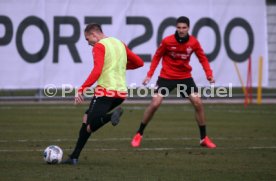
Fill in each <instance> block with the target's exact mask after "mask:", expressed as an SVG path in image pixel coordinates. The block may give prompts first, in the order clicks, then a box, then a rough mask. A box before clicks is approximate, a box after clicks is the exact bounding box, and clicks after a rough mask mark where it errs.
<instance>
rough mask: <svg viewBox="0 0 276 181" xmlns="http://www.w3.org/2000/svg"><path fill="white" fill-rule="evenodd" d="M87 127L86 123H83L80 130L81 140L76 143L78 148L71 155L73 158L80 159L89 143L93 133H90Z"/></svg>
mask: <svg viewBox="0 0 276 181" xmlns="http://www.w3.org/2000/svg"><path fill="white" fill-rule="evenodd" d="M86 127H87V125H86V124H85V123H82V126H81V128H80V132H79V138H78V141H77V143H76V147H75V149H74V151H73V152H72V154H71V155H70V157H71V158H79V156H80V153H81V150H82V149H83V147H84V145H85V143H86V142H87V140H88V138H89V137H90V135H91V133H88V132H87V130H86Z"/></svg>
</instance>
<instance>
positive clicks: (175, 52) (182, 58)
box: [147, 34, 213, 80]
mask: <svg viewBox="0 0 276 181" xmlns="http://www.w3.org/2000/svg"><path fill="white" fill-rule="evenodd" d="M193 52H195V54H196V56H197V57H198V59H199V62H200V63H201V65H202V67H203V69H204V71H205V74H206V77H207V79H210V78H211V77H213V74H212V70H211V68H210V65H209V62H208V59H207V57H206V56H205V54H204V52H203V50H202V48H201V46H200V44H199V42H198V40H197V39H196V38H195V37H194V36H191V35H190V37H189V40H188V42H186V43H179V42H177V40H176V39H175V36H174V34H173V35H170V36H167V37H166V38H164V39H163V40H162V42H161V44H160V46H159V47H158V49H157V50H156V52H155V55H154V57H153V59H152V62H151V66H150V70H149V71H148V73H147V76H148V77H152V75H153V73H154V71H155V69H156V67H157V65H158V64H159V62H160V59H161V57H163V61H162V69H161V73H160V77H162V78H166V79H171V80H173V79H186V78H190V77H191V76H192V75H191V71H192V67H191V66H190V65H189V62H190V57H191V55H192V53H193Z"/></svg>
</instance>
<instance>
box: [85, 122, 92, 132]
mask: <svg viewBox="0 0 276 181" xmlns="http://www.w3.org/2000/svg"><path fill="white" fill-rule="evenodd" d="M86 131H87V132H88V133H91V132H92V130H91V127H90V124H88V125H87V127H86Z"/></svg>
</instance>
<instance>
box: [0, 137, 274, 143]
mask: <svg viewBox="0 0 276 181" xmlns="http://www.w3.org/2000/svg"><path fill="white" fill-rule="evenodd" d="M213 139H214V140H230V141H231V140H252V138H245V137H234V138H231V137H219V138H217V137H214V138H213ZM130 140H131V137H129V138H102V139H97V138H92V139H89V140H88V141H90V142H105V141H106V142H108V141H130ZM179 140H199V138H191V137H179V138H144V139H143V141H179ZM254 140H276V138H273V137H270V138H266V137H263V138H254ZM74 141H76V139H67V138H64V139H61V138H58V139H49V140H43V139H31V140H29V139H20V140H0V143H10V142H18V143H28V142H74Z"/></svg>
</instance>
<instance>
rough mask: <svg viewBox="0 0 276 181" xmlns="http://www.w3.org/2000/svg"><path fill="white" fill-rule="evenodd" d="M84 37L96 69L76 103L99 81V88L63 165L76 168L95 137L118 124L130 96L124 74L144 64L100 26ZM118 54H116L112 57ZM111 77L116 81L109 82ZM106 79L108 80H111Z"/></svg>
mask: <svg viewBox="0 0 276 181" xmlns="http://www.w3.org/2000/svg"><path fill="white" fill-rule="evenodd" d="M84 35H85V39H86V41H87V42H88V44H89V45H91V46H93V47H94V48H93V50H92V54H93V59H94V67H93V70H92V71H91V73H90V75H89V76H88V78H87V79H86V81H85V82H84V83H83V85H82V86H81V87H80V88H79V89H78V93H77V95H76V96H75V103H76V104H80V103H82V102H83V101H84V98H83V93H84V91H85V89H86V88H88V87H90V86H91V85H93V84H94V83H95V82H96V81H97V82H98V85H97V87H96V90H95V94H94V97H93V98H92V100H91V102H90V106H89V108H88V109H87V110H86V112H85V114H84V115H83V119H82V125H81V128H80V131H79V136H78V139H77V142H76V146H75V148H74V150H73V151H72V153H71V154H70V156H69V158H68V159H65V160H64V161H62V163H63V164H71V165H76V164H77V163H78V158H79V156H80V153H81V151H82V149H83V148H84V146H85V144H86V142H87V140H88V139H89V137H90V135H91V134H92V133H95V132H96V131H97V130H98V129H100V128H101V127H102V126H104V125H105V124H106V123H108V122H111V123H112V125H114V126H115V125H116V124H118V122H119V120H120V116H121V115H122V109H121V108H120V105H121V104H122V103H123V101H124V100H125V97H126V96H127V87H126V85H125V79H126V75H125V70H126V69H136V68H139V67H142V66H143V65H144V62H143V60H142V59H141V58H140V57H139V56H137V55H136V54H134V53H133V52H132V51H131V50H130V49H129V48H128V47H127V46H126V45H124V44H123V42H121V41H120V40H118V39H116V38H113V37H107V36H106V35H105V34H104V33H103V31H102V28H101V26H100V25H99V24H95V23H92V24H88V25H87V26H86V28H85V30H84ZM115 50H116V51H117V52H116V53H112V52H115ZM114 72H116V74H114ZM110 75H112V76H113V77H112V78H114V80H112V81H110V77H111V76H110ZM105 76H108V78H109V79H107V78H106V77H105ZM103 77H104V78H103ZM114 84H115V86H114Z"/></svg>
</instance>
